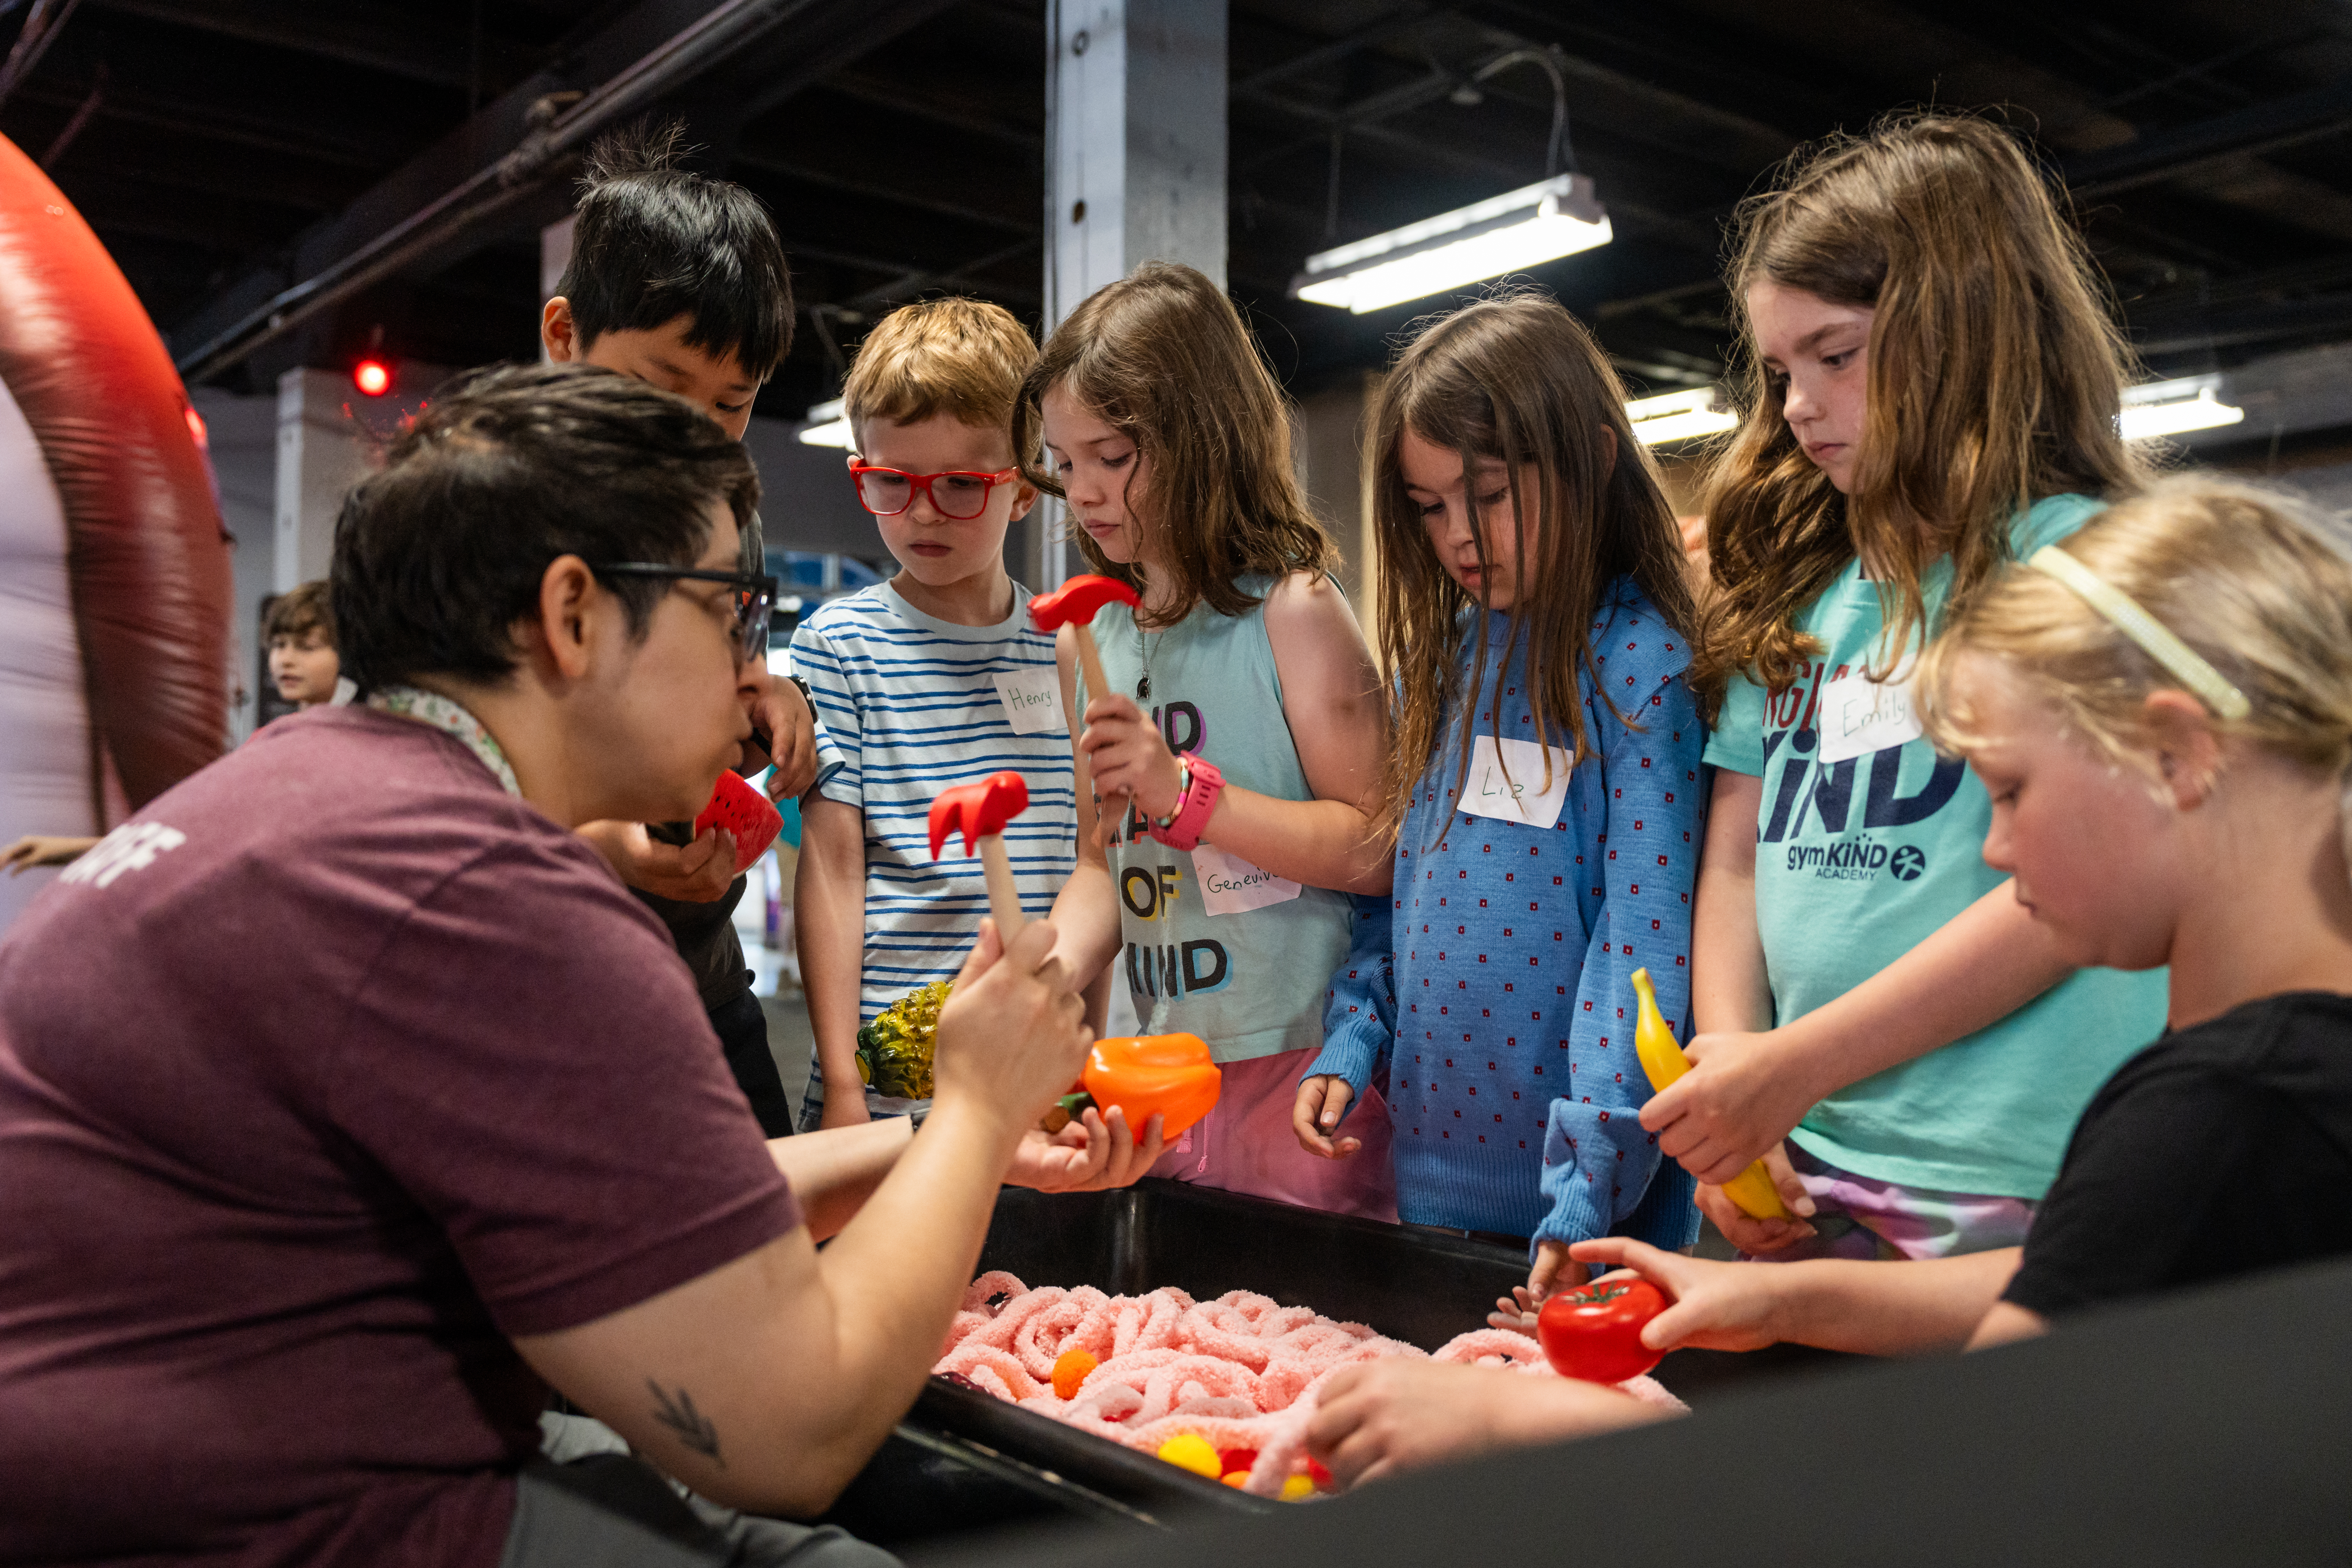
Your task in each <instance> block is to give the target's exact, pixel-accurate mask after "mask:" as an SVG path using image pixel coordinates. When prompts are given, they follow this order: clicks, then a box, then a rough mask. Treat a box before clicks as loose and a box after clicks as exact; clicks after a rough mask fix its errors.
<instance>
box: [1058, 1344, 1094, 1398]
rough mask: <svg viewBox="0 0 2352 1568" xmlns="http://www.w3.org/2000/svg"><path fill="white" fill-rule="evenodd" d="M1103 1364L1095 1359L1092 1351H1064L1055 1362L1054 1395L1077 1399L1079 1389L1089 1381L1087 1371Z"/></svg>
mask: <svg viewBox="0 0 2352 1568" xmlns="http://www.w3.org/2000/svg"><path fill="white" fill-rule="evenodd" d="M1101 1364H1102V1363H1099V1362H1097V1361H1096V1360H1095V1357H1094V1352H1092V1351H1087V1350H1066V1351H1064V1352H1062V1353H1061V1355H1060V1357H1059V1358H1058V1359H1056V1360H1055V1363H1054V1397H1055V1398H1056V1399H1076V1397H1077V1396H1078V1389H1079V1388H1080V1387H1081V1386H1082V1385H1083V1384H1085V1383H1086V1381H1087V1373H1090V1372H1092V1371H1094V1369H1095V1368H1096V1367H1097V1366H1099V1365H1101Z"/></svg>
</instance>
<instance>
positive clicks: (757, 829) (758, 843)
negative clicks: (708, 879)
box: [694, 768, 784, 869]
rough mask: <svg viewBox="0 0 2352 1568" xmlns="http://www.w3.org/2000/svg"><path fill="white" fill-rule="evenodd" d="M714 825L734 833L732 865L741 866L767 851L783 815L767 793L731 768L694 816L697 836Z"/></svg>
mask: <svg viewBox="0 0 2352 1568" xmlns="http://www.w3.org/2000/svg"><path fill="white" fill-rule="evenodd" d="M713 827H723V828H725V829H726V830H727V831H728V832H730V833H731V834H733V835H734V836H735V865H736V867H737V868H738V869H740V868H743V867H745V866H749V865H750V864H751V862H752V861H754V860H757V859H758V858H760V857H761V855H763V854H765V853H767V849H768V846H769V845H771V844H773V843H774V842H775V841H776V835H777V834H779V833H781V832H782V831H783V829H784V819H783V817H782V816H781V815H779V814H778V812H777V810H776V808H775V807H774V806H772V805H769V804H768V797H767V796H766V795H761V793H760V792H759V791H758V790H756V789H754V788H752V787H751V784H749V783H747V782H746V781H745V780H744V777H743V775H742V774H740V773H736V772H735V771H734V770H732V769H731V768H730V769H729V770H728V771H726V772H724V773H720V774H719V787H718V788H717V789H715V790H713V791H711V792H710V804H709V805H706V806H704V807H703V808H702V815H701V816H698V817H696V818H695V819H694V834H695V837H698V838H699V837H702V835H703V834H704V833H705V832H707V831H709V829H711V828H713Z"/></svg>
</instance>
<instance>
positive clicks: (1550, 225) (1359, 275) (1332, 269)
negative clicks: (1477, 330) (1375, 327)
mask: <svg viewBox="0 0 2352 1568" xmlns="http://www.w3.org/2000/svg"><path fill="white" fill-rule="evenodd" d="M1609 240H1610V232H1609V215H1608V214H1607V213H1606V212H1604V211H1602V210H1601V199H1600V197H1599V196H1597V195H1594V193H1593V188H1592V182H1591V179H1589V178H1587V177H1586V176H1585V175H1582V174H1561V175H1559V176H1558V177H1557V178H1555V179H1549V180H1545V181H1542V182H1541V183H1539V184H1533V185H1527V186H1523V187H1521V188H1520V189H1518V190H1516V191H1509V192H1507V193H1505V194H1504V195H1499V196H1489V197H1488V198H1487V199H1486V200H1485V201H1483V202H1473V203H1471V204H1470V205H1468V206H1466V207H1457V208H1455V209H1454V211H1452V212H1450V213H1440V214H1439V215H1438V216H1435V217H1425V218H1423V219H1422V220H1421V221H1420V222H1419V223H1409V224H1407V225H1405V226H1403V227H1402V228H1392V229H1391V230H1389V232H1388V233H1386V234H1376V235H1374V236H1372V237H1370V239H1360V240H1357V241H1356V242H1355V243H1354V244H1352V245H1342V246H1340V247H1338V248H1336V249H1332V250H1326V251H1323V252H1321V253H1319V254H1318V255H1315V256H1310V257H1308V258H1307V269H1306V270H1305V271H1304V272H1301V273H1300V274H1299V275H1298V276H1297V277H1296V278H1294V279H1291V280H1290V294H1291V298H1293V299H1295V300H1312V301H1314V302H1315V303H1316V304H1318V305H1335V306H1340V307H1343V308H1345V309H1347V310H1353V311H1354V312H1355V313H1356V314H1358V315H1362V314H1363V313H1364V312H1365V311H1367V310H1380V309H1381V308H1382V307H1384V306H1388V305H1394V304H1398V303H1401V302H1402V301H1403V300H1418V299H1420V298H1422V297H1423V295H1427V294H1440V293H1444V291H1445V290H1447V289H1459V288H1461V287H1462V286H1463V285H1465V284H1467V283H1475V282H1477V281H1478V280H1479V279H1482V278H1494V277H1498V276H1500V275H1501V274H1503V273H1506V272H1517V271H1518V270H1520V269H1521V268H1528V267H1535V266H1538V265H1540V264H1541V263H1543V262H1546V261H1551V260H1556V259H1557V258H1560V257H1563V256H1573V255H1574V254H1576V253H1577V252H1578V251H1580V250H1591V248H1592V247H1595V246H1598V245H1606V244H1608V243H1609Z"/></svg>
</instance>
